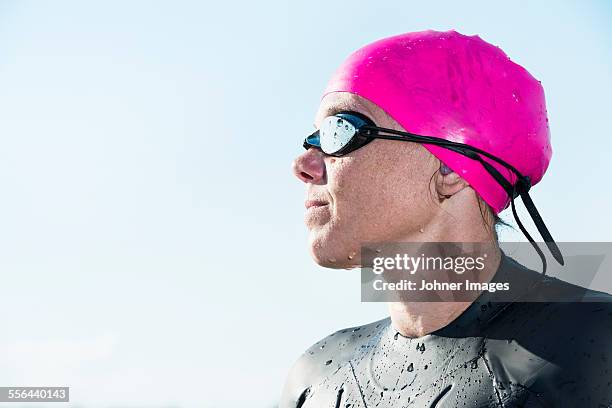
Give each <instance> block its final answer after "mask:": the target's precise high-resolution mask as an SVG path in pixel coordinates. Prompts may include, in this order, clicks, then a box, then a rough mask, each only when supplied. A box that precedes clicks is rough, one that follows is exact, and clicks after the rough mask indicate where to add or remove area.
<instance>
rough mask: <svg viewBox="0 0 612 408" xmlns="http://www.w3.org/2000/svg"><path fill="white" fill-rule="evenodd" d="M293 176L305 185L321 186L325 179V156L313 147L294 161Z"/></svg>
mask: <svg viewBox="0 0 612 408" xmlns="http://www.w3.org/2000/svg"><path fill="white" fill-rule="evenodd" d="M291 167H292V168H293V174H295V176H296V177H297V178H299V179H300V180H302V181H303V182H304V183H311V184H320V183H322V182H323V181H324V178H325V160H324V154H323V152H321V151H320V150H319V149H316V148H313V147H311V148H310V149H308V150H306V151H305V152H304V153H302V154H300V155H299V156H298V157H296V158H295V160H293V163H292V166H291Z"/></svg>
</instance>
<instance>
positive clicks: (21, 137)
mask: <svg viewBox="0 0 612 408" xmlns="http://www.w3.org/2000/svg"><path fill="white" fill-rule="evenodd" d="M611 15H612V14H611V12H610V7H609V6H608V5H607V3H606V2H604V1H592V2H588V3H587V2H569V1H568V2H560V1H541V2H527V1H513V2H491V1H480V2H455V1H443V2H434V1H432V2H423V1H419V2H417V1H403V2H400V1H377V2H371V1H370V2H366V1H350V2H349V1H337V2H333V3H330V2H324V1H320V0H315V1H309V2H297V1H294V2H263V3H260V2H247V1H243V2H214V3H213V2H197V1H192V2H189V1H173V2H148V1H147V2H145V1H104V2H102V1H99V2H83V1H54V2H34V1H0V90H1V91H0V143H1V145H0V146H1V147H0V186H1V188H2V200H0V271H1V273H2V278H3V281H2V285H0V310H2V311H3V318H2V322H3V324H4V328H3V330H2V333H3V335H2V336H0V367H2V368H1V369H0V385H2V386H6V385H69V386H71V387H72V391H71V398H72V401H73V403H71V404H70V406H75V407H76V406H81V407H96V406H100V407H111V406H122V407H130V406H133V407H136V406H140V407H143V406H158V407H161V406H164V407H196V406H197V407H215V408H223V407H238V406H244V405H245V404H246V403H247V402H248V403H249V406H261V407H266V406H272V404H273V403H274V402H275V401H276V400H277V398H278V395H279V393H280V390H281V387H282V385H283V382H284V377H285V375H286V373H287V370H288V369H289V367H290V365H291V364H292V363H293V361H294V360H295V359H296V358H297V357H298V356H299V354H300V353H301V352H302V351H303V350H304V349H305V348H306V347H308V346H309V345H310V344H312V343H314V342H315V341H317V340H318V339H320V338H321V337H323V336H325V335H327V334H329V333H330V332H332V331H334V330H336V329H339V328H341V327H347V326H351V325H356V324H363V323H366V322H369V321H372V320H374V319H378V318H381V317H383V316H384V315H385V308H384V306H383V305H380V304H362V303H360V302H359V296H360V294H359V274H358V272H357V271H345V270H341V271H331V270H325V269H322V268H320V267H317V266H316V265H315V264H314V263H313V262H312V260H311V259H310V258H309V256H308V253H307V248H306V229H305V227H304V226H303V224H302V219H303V199H304V191H303V186H302V185H300V183H299V182H298V181H297V179H294V178H293V176H292V175H291V173H290V163H291V160H292V158H293V157H294V156H295V155H296V154H298V153H300V152H301V140H302V138H303V137H304V135H305V132H308V131H310V130H311V128H312V121H313V116H314V113H315V110H316V108H317V104H318V101H319V98H320V94H321V92H322V90H323V88H324V86H325V83H326V81H327V79H328V78H329V76H330V75H331V73H332V72H333V70H334V69H335V68H336V66H337V65H338V64H339V63H340V62H341V61H342V60H343V59H344V58H345V57H346V56H347V55H348V54H349V53H350V52H352V51H353V50H355V49H357V48H359V47H360V46H362V45H364V44H366V43H368V42H371V41H374V40H376V39H379V38H382V37H385V36H389V35H393V34H399V33H402V32H407V31H416V30H424V29H428V28H432V29H438V30H447V29H452V28H454V29H456V30H458V31H459V32H462V33H464V34H479V35H480V36H481V37H482V38H483V39H485V40H487V41H489V42H491V43H493V44H495V45H498V46H500V47H501V48H502V49H503V50H504V51H505V52H506V53H507V54H508V55H509V56H510V57H511V58H512V59H513V60H514V61H516V62H518V63H519V64H521V65H523V66H525V67H526V68H527V69H528V70H529V71H530V72H531V73H532V74H533V75H534V76H535V77H536V78H538V79H539V80H541V81H542V84H543V86H544V88H545V91H546V96H547V101H548V112H549V116H550V125H551V132H552V137H553V149H554V155H553V159H552V162H551V165H550V167H549V171H548V174H547V175H546V176H545V177H544V179H543V181H542V183H541V184H539V185H538V186H536V187H535V188H534V190H533V197H534V200H535V202H536V204H537V206H538V208H539V209H540V211H541V213H542V214H543V216H544V219H545V221H546V222H547V224H548V225H549V227H550V230H551V232H552V233H553V236H554V237H555V238H556V239H557V240H559V241H590V240H594V241H597V240H603V241H610V240H612V239H611V238H612V234H611V233H610V230H611V229H612V221H610V218H609V214H610V212H609V208H610V205H609V202H610V200H611V199H612V195H611V194H610V192H609V191H608V188H607V180H608V177H607V175H608V173H609V165H610V159H609V154H610V151H611V147H612V142H611V141H610V130H609V123H610V118H611V117H612V115H611V114H612V112H611V109H610V106H611V104H610V95H611V94H612V83H611V81H612V80H611V79H610V75H609V71H610V64H611V62H612V61H611V58H612V49H611V44H610V40H611V38H612V36H611V35H610V34H611V33H610V29H609V28H608V27H609V25H610V17H611ZM521 213H523V212H521ZM502 215H503V216H504V218H505V219H507V220H510V218H511V215H510V214H509V211H506V212H505V213H503V214H502ZM523 218H524V217H523ZM524 219H525V218H524ZM528 225H530V224H529V223H528ZM532 230H533V229H532ZM533 231H534V230H533ZM502 238H504V239H508V240H511V239H521V240H522V237H521V235H520V234H518V233H515V232H512V231H505V232H504V233H503V234H502Z"/></svg>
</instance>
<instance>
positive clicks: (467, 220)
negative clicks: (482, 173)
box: [388, 212, 501, 337]
mask: <svg viewBox="0 0 612 408" xmlns="http://www.w3.org/2000/svg"><path fill="white" fill-rule="evenodd" d="M447 214H448V213H447ZM415 241H416V242H466V243H467V242H479V243H486V244H491V245H487V247H488V248H494V249H495V250H494V253H493V254H488V261H487V262H486V263H485V268H484V269H483V270H482V271H481V272H479V282H490V281H491V279H492V278H493V276H494V275H495V272H496V271H497V269H498V267H499V264H500V260H501V253H500V251H499V246H498V245H497V241H496V237H495V234H494V232H493V231H491V230H488V229H486V228H485V227H484V226H483V220H482V218H481V215H480V212H478V213H477V216H476V214H472V216H469V215H468V214H464V215H462V216H461V217H459V216H452V215H450V214H448V215H446V216H445V218H441V219H438V220H437V221H435V222H434V223H432V224H431V225H426V226H424V227H423V228H422V229H421V230H420V231H418V232H417V233H416V234H414V235H411V236H406V237H404V239H402V240H401V242H415ZM471 303H472V302H456V301H438V302H423V301H415V302H411V301H401V302H389V303H388V306H389V314H390V317H391V323H392V326H393V328H394V329H395V330H396V331H397V332H399V333H400V334H401V335H402V336H405V337H421V336H424V335H426V334H429V333H432V332H434V331H436V330H439V329H441V328H443V327H445V326H447V325H448V324H449V323H451V322H452V321H453V320H455V319H456V318H457V317H459V315H461V313H463V312H464V311H465V310H466V309H467V308H468V307H469V306H470V305H471Z"/></svg>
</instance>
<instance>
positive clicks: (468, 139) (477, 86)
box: [323, 30, 552, 213]
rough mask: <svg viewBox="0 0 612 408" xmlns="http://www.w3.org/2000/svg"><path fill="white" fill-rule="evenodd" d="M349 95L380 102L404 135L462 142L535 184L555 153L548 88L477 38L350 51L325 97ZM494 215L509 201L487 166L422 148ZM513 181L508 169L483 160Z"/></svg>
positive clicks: (400, 40) (406, 37)
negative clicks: (456, 175)
mask: <svg viewBox="0 0 612 408" xmlns="http://www.w3.org/2000/svg"><path fill="white" fill-rule="evenodd" d="M331 92H350V93H353V94H356V95H359V96H361V97H363V98H365V99H368V100H369V101H371V102H373V103H374V104H376V105H377V106H378V107H380V108H381V109H382V110H384V111H385V112H386V113H387V114H388V115H389V116H391V117H392V118H393V119H395V121H396V122H398V123H399V124H400V125H401V126H402V127H403V128H404V129H405V130H406V131H407V132H410V133H415V134H418V135H424V136H435V137H439V138H443V139H447V140H451V141H454V142H460V143H465V144H468V145H470V146H474V147H477V148H479V149H482V150H484V151H486V152H487V153H490V154H492V155H494V156H496V157H498V158H500V159H502V160H504V161H505V162H507V163H509V164H511V165H512V166H514V167H515V168H516V169H517V170H518V171H519V172H521V174H523V175H525V176H529V177H530V179H531V185H535V184H536V183H538V182H539V181H540V180H541V179H542V176H543V175H544V172H545V171H546V168H547V167H548V163H549V162H550V158H551V155H552V148H551V145H550V131H549V128H548V119H547V117H546V104H545V100H544V90H543V89H542V86H541V84H540V82H539V81H537V80H536V79H535V78H534V77H533V76H531V74H529V72H527V70H525V69H524V68H523V67H521V66H520V65H518V64H516V63H514V62H512V61H510V58H509V57H508V56H507V55H506V54H505V53H504V52H503V51H502V50H501V49H500V48H499V47H496V46H493V45H491V44H489V43H487V42H485V41H483V40H482V39H481V38H480V37H478V36H477V35H474V36H466V35H463V34H460V33H458V32H456V31H454V30H450V31H445V32H439V31H433V30H427V31H421V32H414V33H406V34H400V35H396V36H393V37H389V38H384V39H382V40H379V41H376V42H373V43H371V44H369V45H366V46H365V47H363V48H361V49H359V50H357V51H355V52H354V53H353V54H351V55H350V56H349V57H348V58H347V59H346V60H345V61H344V62H343V63H342V65H341V66H340V67H339V68H338V69H337V70H336V72H335V74H334V75H333V77H332V78H331V80H330V82H329V84H328V85H327V88H326V89H325V91H324V94H323V96H325V95H327V94H329V93H331ZM423 146H424V147H425V148H426V149H427V150H429V151H430V152H431V153H432V154H433V155H434V156H436V157H437V158H438V159H440V160H441V161H442V162H444V163H445V164H446V165H447V166H448V167H450V168H451V169H453V170H454V171H455V172H456V173H457V174H459V175H460V176H461V177H463V179H465V180H466V181H467V182H468V183H469V184H470V185H471V186H472V188H473V189H474V190H475V191H476V192H477V193H478V194H479V195H480V196H481V197H482V199H483V200H484V201H485V202H487V203H488V204H489V205H490V206H491V207H492V208H493V210H494V211H495V213H499V212H501V211H502V210H503V209H505V208H506V207H507V206H508V204H509V202H510V197H509V196H508V194H507V193H506V191H505V190H504V188H503V187H502V186H501V185H500V184H499V183H498V182H497V181H496V180H495V179H494V178H493V177H492V176H491V175H490V174H489V173H488V172H487V171H486V170H485V169H484V167H483V166H482V164H480V163H479V162H477V161H475V160H472V159H470V158H467V157H465V156H464V155H462V154H459V153H456V152H453V151H450V150H448V149H445V148H443V147H440V146H433V145H427V144H424V145H423ZM484 159H485V160H487V161H488V162H489V163H491V165H493V166H494V167H495V168H496V169H497V170H498V171H499V172H500V173H501V174H502V175H503V176H504V177H505V178H506V179H507V180H509V181H510V182H511V183H512V184H514V183H515V181H516V176H515V174H513V173H512V172H511V171H509V170H508V169H506V168H505V167H503V166H502V165H500V164H498V163H496V162H495V161H493V160H490V159H488V158H486V157H484Z"/></svg>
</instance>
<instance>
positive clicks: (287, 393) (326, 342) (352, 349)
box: [279, 318, 390, 408]
mask: <svg viewBox="0 0 612 408" xmlns="http://www.w3.org/2000/svg"><path fill="white" fill-rule="evenodd" d="M389 324H390V320H389V318H385V319H381V320H378V321H375V322H372V323H369V324H366V325H363V326H356V327H349V328H345V329H341V330H338V331H336V332H334V333H332V334H330V335H328V336H326V337H324V338H323V339H321V340H319V341H318V342H316V343H315V344H313V345H312V346H310V347H309V348H308V349H307V350H306V351H305V352H304V353H303V354H302V355H301V356H300V357H299V358H298V359H297V361H296V362H295V363H294V364H293V366H292V367H291V369H290V371H289V374H288V376H287V379H286V381H285V386H284V388H283V392H282V396H281V403H280V405H279V406H280V408H286V407H295V406H297V403H298V401H299V400H300V398H305V397H306V395H307V394H308V392H309V390H310V387H311V386H312V385H313V384H315V383H316V382H318V381H319V380H320V379H322V378H325V377H327V376H329V375H331V374H333V371H334V370H336V369H337V367H338V364H341V365H342V364H343V363H345V362H348V361H349V360H350V359H351V358H352V357H353V356H354V355H355V353H356V352H357V351H358V350H359V349H360V348H361V345H363V344H365V343H367V342H369V341H370V340H372V338H373V337H375V335H376V334H377V333H379V332H380V331H381V330H382V329H384V328H385V327H387V326H388V325H389ZM332 363H334V364H332Z"/></svg>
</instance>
